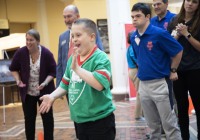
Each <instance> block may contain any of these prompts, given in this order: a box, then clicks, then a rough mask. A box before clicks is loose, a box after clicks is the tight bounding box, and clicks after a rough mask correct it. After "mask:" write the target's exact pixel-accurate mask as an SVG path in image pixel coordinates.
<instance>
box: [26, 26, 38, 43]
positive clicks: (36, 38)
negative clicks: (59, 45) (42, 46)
mask: <svg viewBox="0 0 200 140" xmlns="http://www.w3.org/2000/svg"><path fill="white" fill-rule="evenodd" d="M27 35H30V36H32V37H34V38H35V40H37V41H38V42H40V34H39V32H38V31H37V30H35V29H30V30H28V31H27V32H26V36H27Z"/></svg>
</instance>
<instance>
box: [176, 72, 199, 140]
mask: <svg viewBox="0 0 200 140" xmlns="http://www.w3.org/2000/svg"><path fill="white" fill-rule="evenodd" d="M199 82H200V69H198V70H190V71H184V72H178V80H177V81H174V84H173V87H174V94H175V98H176V101H177V106H178V119H179V125H180V130H181V136H182V139H183V140H189V138H190V134H189V114H188V108H189V100H188V92H189V94H190V97H191V99H192V102H193V105H194V109H195V112H196V119H197V131H198V140H200V137H199V129H200V88H199V87H200V84H199Z"/></svg>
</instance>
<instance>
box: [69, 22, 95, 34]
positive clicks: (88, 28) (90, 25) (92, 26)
mask: <svg viewBox="0 0 200 140" xmlns="http://www.w3.org/2000/svg"><path fill="white" fill-rule="evenodd" d="M73 24H74V25H80V24H83V25H84V27H85V30H86V31H87V32H88V33H91V34H92V33H95V36H96V35H97V26H96V24H95V22H94V21H92V20H90V19H87V18H79V19H77V20H76V21H75V22H74V23H73Z"/></svg>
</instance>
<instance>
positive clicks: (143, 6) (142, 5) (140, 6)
mask: <svg viewBox="0 0 200 140" xmlns="http://www.w3.org/2000/svg"><path fill="white" fill-rule="evenodd" d="M133 11H141V12H142V13H143V14H144V15H145V16H147V15H148V14H149V15H151V9H150V7H149V6H148V5H147V4H145V3H136V4H134V5H133V7H132V10H131V12H133Z"/></svg>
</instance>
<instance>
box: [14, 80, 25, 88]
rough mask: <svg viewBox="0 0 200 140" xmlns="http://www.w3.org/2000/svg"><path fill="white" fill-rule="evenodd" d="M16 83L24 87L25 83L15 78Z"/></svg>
mask: <svg viewBox="0 0 200 140" xmlns="http://www.w3.org/2000/svg"><path fill="white" fill-rule="evenodd" d="M16 83H17V86H18V87H21V88H23V87H26V84H24V83H23V82H22V81H21V80H17V81H16Z"/></svg>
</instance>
